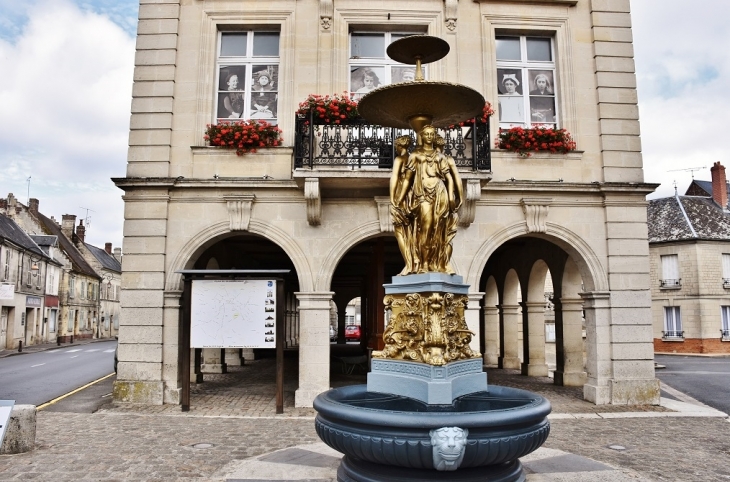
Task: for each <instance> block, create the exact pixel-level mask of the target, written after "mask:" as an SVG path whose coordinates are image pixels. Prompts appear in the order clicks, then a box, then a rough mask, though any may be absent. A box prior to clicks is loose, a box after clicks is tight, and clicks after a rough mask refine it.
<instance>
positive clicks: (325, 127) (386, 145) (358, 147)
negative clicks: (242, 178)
mask: <svg viewBox="0 0 730 482" xmlns="http://www.w3.org/2000/svg"><path fill="white" fill-rule="evenodd" d="M470 124H473V125H470V126H465V127H458V126H457V127H454V128H451V129H438V131H439V134H440V135H441V136H443V138H444V140H445V141H446V144H445V145H444V154H446V155H448V156H451V157H453V158H454V162H455V163H456V165H457V166H458V167H470V168H472V169H473V170H475V171H477V170H479V171H489V170H491V144H492V142H491V139H490V136H489V121H487V122H486V123H485V122H481V121H480V120H478V119H477V120H475V121H473V122H471V121H470ZM294 128H295V134H294V167H309V168H314V167H317V166H346V167H351V168H353V169H354V168H360V167H373V168H382V169H390V168H391V167H393V159H394V157H395V155H396V153H395V152H394V150H393V140H394V139H395V138H397V137H399V136H403V135H407V136H410V137H411V140H412V142H411V148H413V147H414V146H415V133H414V132H413V131H412V130H410V129H396V128H391V127H381V126H376V125H372V124H367V123H366V122H365V120H361V119H348V120H343V121H342V123H341V124H338V125H334V124H321V123H319V122H317V119H315V118H314V116H313V115H311V114H310V115H309V116H306V115H297V116H296V119H295V127H294Z"/></svg>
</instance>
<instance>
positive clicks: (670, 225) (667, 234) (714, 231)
mask: <svg viewBox="0 0 730 482" xmlns="http://www.w3.org/2000/svg"><path fill="white" fill-rule="evenodd" d="M680 203H681V206H680ZM682 208H684V212H682ZM685 213H686V216H685ZM647 222H648V226H649V242H650V243H659V242H666V241H687V240H716V241H730V216H728V214H726V213H725V212H724V211H723V210H722V209H721V208H720V207H719V206H718V205H717V204H715V202H714V201H713V200H712V199H711V198H706V197H695V196H674V197H667V198H662V199H653V200H651V201H649V206H648V208H647ZM690 225H691V228H690ZM692 228H694V233H693V232H692Z"/></svg>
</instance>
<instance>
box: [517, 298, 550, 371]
mask: <svg viewBox="0 0 730 482" xmlns="http://www.w3.org/2000/svg"><path fill="white" fill-rule="evenodd" d="M525 305H526V306H525V308H526V309H527V335H526V338H527V344H528V354H527V356H526V358H527V359H526V360H525V362H524V363H522V374H523V375H527V376H530V377H546V376H547V375H548V366H547V363H546V362H545V303H544V302H540V303H535V302H528V303H526V304H525Z"/></svg>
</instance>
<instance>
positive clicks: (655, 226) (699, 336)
mask: <svg viewBox="0 0 730 482" xmlns="http://www.w3.org/2000/svg"><path fill="white" fill-rule="evenodd" d="M711 173H712V181H711V182H709V181H696V180H693V182H692V184H691V185H690V187H689V188H688V190H687V192H686V193H685V195H684V196H680V195H678V194H675V195H674V196H673V197H667V198H662V199H654V200H651V201H650V202H649V207H648V227H649V260H650V266H651V298H652V314H653V318H654V350H655V351H656V352H667V353H730V213H729V212H728V187H727V181H726V176H725V167H724V166H722V165H721V164H720V163H719V162H716V163H715V164H714V165H713V167H712V169H711Z"/></svg>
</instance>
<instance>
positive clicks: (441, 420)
mask: <svg viewBox="0 0 730 482" xmlns="http://www.w3.org/2000/svg"><path fill="white" fill-rule="evenodd" d="M314 408H315V409H316V410H317V412H318V415H317V418H316V420H315V427H316V430H317V434H318V435H319V437H320V438H321V439H322V440H323V441H324V442H325V443H326V444H327V445H329V446H330V447H332V448H333V449H335V450H337V451H339V452H342V453H344V454H345V455H346V457H345V458H344V459H343V463H342V466H341V467H340V472H342V474H341V477H339V480H362V481H367V480H381V479H383V477H385V474H390V475H389V476H388V477H391V476H392V477H395V476H396V475H397V474H398V473H400V474H401V475H402V476H405V475H404V474H407V473H409V472H411V471H412V472H413V474H412V475H413V477H411V478H410V480H418V477H419V476H418V475H417V473H418V472H419V471H420V470H426V471H430V472H429V473H430V474H431V475H432V476H433V477H435V478H433V479H432V480H439V478H441V480H477V479H474V477H475V476H477V475H476V474H477V473H476V472H475V471H471V470H466V469H470V468H476V467H482V468H487V467H491V468H489V469H488V470H487V471H488V472H494V474H492V476H491V477H490V478H489V479H488V480H490V481H492V480H495V481H518V480H521V479H522V478H523V472H522V469H521V465H519V461H518V460H517V459H519V458H520V457H522V456H524V455H527V454H529V453H530V452H532V451H534V450H536V449H537V448H538V447H540V445H542V444H543V443H544V442H545V440H546V439H547V437H548V434H549V433H550V423H549V422H548V420H547V416H548V414H549V413H550V410H551V407H550V402H548V401H547V400H546V399H545V398H543V397H541V396H540V395H537V394H535V393H531V392H528V391H525V390H519V389H516V388H508V387H500V386H495V385H490V386H489V391H483V392H477V393H472V394H470V395H465V396H463V397H459V398H457V399H456V400H454V402H453V403H452V404H451V405H428V404H425V403H422V402H419V401H417V400H414V399H410V398H406V397H401V396H397V395H387V394H381V393H374V392H368V391H367V388H366V386H365V385H354V386H349V387H343V388H336V389H333V390H329V391H327V392H325V393H322V394H320V395H319V396H318V397H317V398H316V399H315V401H314ZM445 427H454V428H458V429H461V430H462V431H463V432H464V433H465V434H467V435H466V439H465V444H464V445H465V446H464V447H463V453H462V456H463V458H462V459H461V460H460V462H459V463H458V466H457V467H456V468H458V470H455V468H451V469H445V470H450V471H448V472H444V471H443V470H444V469H443V468H441V469H438V468H437V466H436V465H435V463H436V457H435V450H434V444H433V443H432V440H433V434H434V431H438V429H442V428H445ZM452 444H453V442H452ZM515 463H516V465H515ZM505 464H506V465H505ZM403 469H415V471H413V470H411V471H406V472H404V471H403ZM368 473H372V474H376V473H380V475H379V476H378V475H373V477H375V478H373V479H369V478H368V477H370V476H368V475H367V474H368ZM424 473H425V472H424ZM348 474H349V475H348ZM358 474H359V475H358ZM439 474H440V475H439ZM499 474H502V475H499ZM485 475H486V472H481V475H480V477H482V479H481V480H485V479H484V476H485ZM379 477H380V479H379ZM384 480H387V478H385V479H384ZM393 480H399V479H393ZM400 480H407V479H400ZM421 480H424V479H421Z"/></svg>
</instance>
